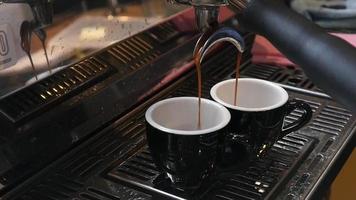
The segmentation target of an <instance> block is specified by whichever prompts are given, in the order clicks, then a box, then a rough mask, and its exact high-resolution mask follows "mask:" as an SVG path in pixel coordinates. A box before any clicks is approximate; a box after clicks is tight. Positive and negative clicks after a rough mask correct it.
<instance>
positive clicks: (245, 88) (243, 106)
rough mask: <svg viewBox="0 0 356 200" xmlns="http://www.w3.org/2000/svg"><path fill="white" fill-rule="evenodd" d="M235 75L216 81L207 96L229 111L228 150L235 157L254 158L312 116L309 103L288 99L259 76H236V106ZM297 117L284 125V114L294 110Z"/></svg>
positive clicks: (286, 95)
mask: <svg viewBox="0 0 356 200" xmlns="http://www.w3.org/2000/svg"><path fill="white" fill-rule="evenodd" d="M235 82H236V80H235V79H231V80H226V81H223V82H220V83H218V84H216V85H215V86H214V87H213V88H212V89H211V91H210V95H211V97H212V98H213V99H214V100H215V101H216V102H218V103H220V104H222V105H224V106H225V107H226V108H228V110H229V111H230V113H231V120H230V123H229V125H228V128H229V134H228V135H230V137H231V138H230V141H231V142H230V145H226V146H227V147H229V149H230V150H231V152H230V153H231V154H232V156H234V157H236V156H237V157H238V159H241V158H243V159H247V160H251V159H255V158H260V157H262V156H263V155H265V153H266V151H267V150H268V149H269V148H270V147H271V146H273V144H274V143H275V142H276V141H277V140H279V139H281V138H282V137H284V136H285V135H287V134H288V133H291V132H293V131H296V130H298V129H299V128H301V127H302V126H304V125H305V124H306V123H308V122H309V121H310V119H311V117H312V114H313V112H312V109H311V108H310V106H309V105H308V104H307V103H305V102H303V101H300V100H288V99H289V97H288V93H287V91H286V90H285V89H283V88H282V87H280V86H279V85H277V84H275V83H272V82H269V81H265V80H260V79H253V78H240V79H238V92H237V106H234V95H235V92H234V88H235ZM296 109H298V110H300V111H302V113H301V116H300V118H299V119H298V120H297V121H295V122H293V123H291V124H288V125H284V118H285V117H286V116H287V115H288V114H290V113H291V112H293V111H294V110H296Z"/></svg>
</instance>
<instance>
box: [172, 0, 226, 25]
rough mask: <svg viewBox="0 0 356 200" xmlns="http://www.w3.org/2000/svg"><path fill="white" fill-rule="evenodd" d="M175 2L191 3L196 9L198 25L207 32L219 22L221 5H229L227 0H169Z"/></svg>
mask: <svg viewBox="0 0 356 200" xmlns="http://www.w3.org/2000/svg"><path fill="white" fill-rule="evenodd" d="M167 1H168V2H169V3H173V4H176V3H178V4H185V5H191V6H193V7H194V9H195V17H196V23H197V27H198V29H199V30H200V31H202V32H205V31H206V30H207V29H209V28H211V27H212V26H216V25H217V24H218V18H219V7H220V6H223V5H227V0H167Z"/></svg>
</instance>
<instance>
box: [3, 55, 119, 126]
mask: <svg viewBox="0 0 356 200" xmlns="http://www.w3.org/2000/svg"><path fill="white" fill-rule="evenodd" d="M115 71H116V70H115V69H114V68H112V67H111V66H109V65H107V64H105V62H104V61H102V60H100V59H99V58H97V57H91V58H89V59H86V60H84V61H82V62H80V63H77V64H75V65H73V66H70V67H68V68H65V69H63V70H61V71H59V72H57V73H55V74H53V75H52V76H50V77H48V78H45V79H43V80H41V81H39V82H37V83H35V84H33V85H31V86H29V87H27V88H24V89H23V90H20V91H18V92H15V93H13V94H11V95H9V96H7V97H5V98H3V99H1V100H0V111H1V112H2V113H3V114H4V115H6V116H7V117H8V118H9V119H10V120H12V121H13V122H17V121H19V120H22V119H24V118H26V117H29V116H30V115H32V114H34V113H37V111H39V110H41V109H43V108H44V107H46V106H48V105H49V104H50V103H53V102H55V101H59V100H60V101H63V100H64V98H63V96H65V95H66V96H68V95H69V94H71V93H72V92H73V91H74V90H76V92H79V91H78V90H77V89H79V88H81V89H83V88H84V86H85V87H89V86H91V85H93V84H95V83H96V82H97V81H99V80H101V79H103V78H105V77H107V76H109V75H111V74H113V73H114V72H115Z"/></svg>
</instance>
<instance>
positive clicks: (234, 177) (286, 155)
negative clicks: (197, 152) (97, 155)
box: [109, 134, 313, 199]
mask: <svg viewBox="0 0 356 200" xmlns="http://www.w3.org/2000/svg"><path fill="white" fill-rule="evenodd" d="M312 143H313V141H312V140H311V139H307V138H305V137H303V136H300V135H298V134H294V135H289V136H286V137H285V138H283V139H282V140H280V141H279V142H278V143H277V144H276V145H275V146H274V147H273V148H272V150H271V151H270V152H269V154H268V155H267V157H266V158H264V159H263V160H258V161H256V162H255V163H253V164H251V165H250V166H249V167H248V169H247V170H244V171H243V172H241V171H232V172H231V171H229V173H227V174H224V173H221V174H220V175H219V174H218V175H217V177H220V176H221V178H219V179H217V181H215V180H214V181H213V182H211V183H206V185H213V187H212V188H211V189H209V190H208V191H203V194H206V195H205V196H201V197H199V198H201V199H236V198H241V199H260V198H262V197H267V196H272V195H273V194H272V193H273V191H274V190H276V189H277V188H276V187H280V186H281V185H282V183H284V182H285V181H286V180H284V179H287V178H288V174H290V173H289V172H291V171H292V170H294V169H295V168H296V167H297V166H298V160H301V159H303V157H304V156H306V155H307V153H308V152H309V151H310V150H311V145H312ZM109 176H110V177H112V178H113V179H118V180H120V181H126V182H130V184H134V185H136V186H142V185H145V186H148V188H147V187H146V189H149V190H152V191H156V192H157V190H159V192H160V193H161V194H162V195H163V196H164V195H165V193H172V194H174V195H173V196H170V197H173V198H175V199H179V198H188V199H189V198H192V196H188V197H187V196H186V194H184V193H180V192H179V191H174V190H172V189H171V188H169V187H167V186H166V187H163V188H162V185H161V183H159V181H157V180H156V179H157V177H159V176H160V172H159V171H158V170H157V168H156V167H155V165H154V163H153V161H152V158H151V156H150V153H149V151H148V150H147V147H145V148H143V149H141V150H140V151H139V152H138V153H136V154H135V155H134V156H132V157H131V158H130V159H128V160H126V161H125V162H124V163H122V164H121V165H119V166H118V167H117V168H115V169H113V170H112V171H111V172H110V173H109Z"/></svg>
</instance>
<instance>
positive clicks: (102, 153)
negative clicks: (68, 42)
mask: <svg viewBox="0 0 356 200" xmlns="http://www.w3.org/2000/svg"><path fill="white" fill-rule="evenodd" d="M23 2H24V1H2V4H0V9H1V12H0V16H2V13H3V10H2V9H4V11H5V12H7V13H8V12H10V10H11V9H5V7H2V6H6V8H13V7H16V9H20V10H24V12H23V13H25V14H23V16H22V17H21V18H20V17H19V16H20V15H16V17H17V18H18V19H17V21H16V20H15V21H16V24H15V21H12V20H8V21H6V22H4V23H1V24H6V25H5V26H4V27H7V30H6V31H9V30H11V31H12V32H13V34H10V35H12V37H13V38H12V39H11V40H13V41H14V44H13V45H14V48H15V50H11V49H10V50H9V52H11V51H14V52H16V51H18V52H20V53H21V54H22V55H26V53H25V52H24V51H23V48H22V46H21V42H20V41H21V38H20V36H19V35H20V32H21V25H22V24H23V22H24V21H28V22H30V24H32V25H31V26H29V27H31V30H33V31H34V33H35V34H36V32H38V30H41V29H42V28H43V27H45V26H46V25H47V24H49V23H50V22H51V20H50V19H51V17H50V16H51V15H49V14H50V13H49V12H45V11H49V9H43V8H46V6H49V5H50V3H51V1H45V0H44V1H26V2H28V3H23ZM146 2H147V1H146ZM152 2H153V3H154V2H156V1H152ZM174 2H176V3H179V4H188V5H192V6H194V7H195V8H190V7H183V8H182V9H181V10H178V11H176V12H175V13H171V14H169V15H167V16H164V17H162V16H159V17H161V18H160V20H159V22H158V23H155V24H150V25H147V26H146V27H144V28H142V30H141V31H138V32H137V33H132V34H131V35H129V36H127V37H125V38H123V39H122V40H120V41H112V43H110V45H108V46H107V47H104V48H103V47H100V48H99V49H96V50H95V51H93V52H90V53H88V54H86V55H85V56H84V57H83V58H81V59H79V60H76V61H74V62H72V63H70V64H68V66H66V67H63V68H62V69H61V70H59V71H56V72H53V73H52V74H50V75H48V76H47V77H44V78H42V79H40V80H38V81H36V82H33V83H32V84H29V85H27V86H25V87H23V88H20V89H17V90H14V91H11V92H10V93H8V94H7V95H4V96H2V97H0V198H1V199H5V200H7V199H10V200H12V199H15V200H22V199H24V200H25V199H26V200H27V199H33V200H38V199H54V200H62V199H63V200H64V199H90V200H92V199H94V200H102V199H103V200H112V199H293V200H294V199H295V200H297V199H320V197H322V196H325V191H326V190H328V189H329V187H330V185H331V183H332V181H333V180H334V178H335V177H336V176H337V174H338V172H339V171H340V168H341V167H342V166H343V164H344V163H345V162H346V159H347V158H348V156H349V155H350V154H351V152H352V150H353V148H354V144H355V130H356V117H355V116H354V113H353V112H352V111H351V110H350V108H348V107H347V106H345V105H351V104H352V103H348V102H349V101H348V100H346V101H345V100H342V99H345V98H344V97H343V95H341V96H340V95H339V93H332V94H334V95H335V97H334V96H331V95H330V94H331V93H328V92H327V91H329V90H327V89H328V88H327V87H322V86H325V84H324V85H323V83H324V82H325V81H324V82H321V83H322V84H319V83H320V81H319V82H318V78H316V79H315V78H314V79H309V77H311V76H314V75H315V73H317V71H316V72H314V71H313V70H312V71H313V72H312V73H308V72H307V73H305V71H304V69H305V70H307V69H310V68H308V67H305V66H310V65H309V64H310V63H308V62H312V60H311V59H310V60H303V59H296V60H299V61H298V63H297V64H299V65H301V67H295V66H287V67H280V66H274V65H267V64H264V65H263V64H255V63H251V48H252V45H253V41H254V37H255V33H263V35H266V36H270V37H269V38H270V39H271V40H272V42H274V43H275V44H279V45H281V46H282V48H281V49H282V50H285V51H284V52H286V54H287V55H289V56H290V57H292V58H299V57H303V56H304V57H305V55H304V54H303V53H302V54H300V53H299V54H295V53H294V52H290V51H291V49H287V50H286V49H284V45H282V43H283V42H285V40H287V39H286V37H282V36H281V35H280V33H278V32H269V31H271V29H269V28H267V27H264V26H261V25H260V23H259V22H258V20H259V19H260V18H264V16H266V15H267V14H271V12H267V11H266V10H265V9H264V8H261V7H259V6H260V5H259V4H258V3H256V1H238V2H236V3H235V4H236V5H237V6H233V7H231V8H232V9H236V8H238V9H236V10H235V12H232V11H231V10H230V9H228V8H227V7H226V6H225V5H228V4H229V5H230V6H231V5H232V4H233V3H234V2H233V1H212V0H201V1H196V0H190V1H183V0H179V1H178V0H177V1H174ZM240 2H248V3H253V4H240ZM258 2H259V3H266V2H267V1H266V0H259V1H258ZM123 5H124V3H123ZM272 5H273V6H271V4H270V3H268V4H266V5H264V7H265V8H270V9H271V7H272V9H273V8H278V9H277V10H278V12H282V13H283V12H285V11H283V9H287V8H285V7H284V6H282V5H279V4H277V5H275V4H274V3H272ZM160 6H161V7H160V10H164V11H166V10H169V9H170V8H171V6H172V5H166V4H162V5H161V4H160ZM254 6H256V7H257V8H258V9H259V10H260V11H261V12H258V14H260V16H258V15H253V13H257V12H252V10H251V12H247V11H250V10H249V9H250V8H252V7H254ZM135 8H136V9H137V7H135ZM13 9H15V8H13ZM124 10H126V9H124ZM128 10H129V9H128ZM243 11H244V12H243ZM86 14H87V13H86ZM117 14H119V15H120V14H122V13H121V12H120V13H117ZM6 16H11V15H6ZM293 16H294V15H293ZM11 17H13V16H11ZM113 17H115V16H113ZM113 17H111V18H108V20H113V19H115V18H113ZM277 18H278V17H277ZM0 19H2V17H0ZM119 19H127V16H126V17H121V18H119ZM218 19H219V20H218ZM272 19H276V18H275V17H273V16H270V17H268V18H267V19H264V20H266V21H267V24H268V23H272V22H271V21H269V20H272ZM297 19H299V18H297ZM10 22H11V23H10ZM217 22H218V23H219V25H220V26H224V27H230V28H233V29H237V30H238V31H239V32H240V33H241V35H242V36H243V38H244V41H245V51H244V53H243V56H242V62H241V77H253V78H258V79H264V80H268V81H272V82H275V83H276V84H279V85H281V86H282V87H283V88H285V89H286V90H287V91H288V93H289V95H290V96H291V97H292V98H297V99H301V100H304V101H305V102H307V103H308V104H309V105H310V106H311V108H312V110H313V118H312V120H311V121H310V123H308V124H307V125H305V126H304V127H303V128H301V129H300V130H298V131H295V132H293V133H291V134H289V135H287V136H286V137H284V138H283V139H281V140H279V141H278V142H277V143H276V144H275V145H274V146H273V148H272V149H271V151H270V152H268V153H267V155H266V157H264V158H263V159H261V160H256V161H254V162H252V163H250V164H249V165H248V166H246V167H244V168H243V169H242V170H241V169H229V170H220V171H217V174H216V176H214V177H212V179H211V180H209V181H208V182H206V183H204V184H203V185H202V187H201V188H199V190H198V191H196V192H194V193H193V194H191V193H185V192H184V191H180V190H175V189H174V188H172V187H171V186H170V183H169V181H167V179H166V178H165V177H164V176H163V175H162V173H161V172H160V170H159V169H158V168H157V167H156V166H155V165H154V162H153V160H152V157H151V155H150V151H149V149H148V146H147V141H146V132H145V119H144V113H145V111H146V109H147V108H148V107H149V106H150V105H152V104H153V103H155V102H157V101H159V100H162V99H165V98H169V97H177V96H196V95H197V83H196V76H195V75H196V74H195V70H194V69H195V66H194V62H193V58H192V53H193V49H194V47H195V45H196V43H197V41H198V39H199V37H200V35H201V32H202V31H206V30H207V29H210V28H211V27H213V26H215V25H216V23H217ZM273 23H275V21H274V22H273ZM303 23H305V22H304V21H303ZM255 24H259V26H255ZM196 25H197V26H196ZM291 25H295V23H294V22H293V23H291ZM269 26H271V24H269ZM286 26H287V25H285V26H281V27H274V28H275V29H277V31H280V29H283V28H285V27H286ZM310 26H312V25H310ZM310 26H308V27H309V28H305V30H304V31H307V32H308V31H311V32H313V31H315V29H313V28H310ZM0 27H2V26H1V25H0ZM8 27H11V29H10V28H8ZM312 27H313V26H312ZM103 28H107V27H103ZM103 28H101V29H100V30H104V29H103ZM86 30H88V29H86ZM89 30H96V29H95V27H94V28H90V29H89ZM105 30H107V31H102V32H100V33H102V34H103V33H110V29H109V28H108V29H105ZM273 30H274V29H273ZM317 30H318V31H319V29H317ZM294 31H296V29H294ZM320 31H321V30H320ZM280 32H282V31H280ZM37 34H38V33H37ZM274 34H277V35H276V37H278V38H275V37H274V36H273V35H274ZM298 34H299V35H300V32H298ZM6 35H7V34H6ZM40 36H41V35H40ZM42 36H43V35H42ZM292 36H293V34H292ZM318 36H319V37H320V36H324V35H323V34H321V35H320V34H318ZM10 37H11V36H9V37H7V41H8V40H9V38H10ZM15 37H17V38H15ZM289 37H291V36H289ZM3 38H5V37H4V34H3V35H1V31H0V44H1V45H2V46H0V50H1V51H0V52H1V53H2V54H1V57H0V58H1V59H0V60H5V61H6V60H7V58H8V57H6V56H3V54H4V52H7V48H4V47H7V45H4V44H5V42H4V41H5V40H4V39H3ZM322 38H323V37H322ZM64 39H65V38H64ZM326 39H329V37H327V38H326ZM281 40H282V41H281ZM294 40H295V39H294ZM332 40H333V39H332ZM288 41H289V39H288ZM296 41H298V40H296ZM7 43H10V42H9V41H8V42H7ZM289 44H290V43H289ZM293 45H295V43H293V42H292V46H293ZM9 47H10V45H9ZM277 47H280V46H278V45H277ZM297 47H300V46H297ZM302 47H303V46H302ZM339 49H340V48H339ZM351 52H352V51H351ZM236 53H237V50H236V49H235V48H234V47H233V46H232V45H229V44H221V45H219V46H217V47H216V48H215V49H213V50H212V51H211V52H209V53H208V54H207V56H206V59H204V61H203V63H202V69H203V70H202V73H203V97H204V98H210V97H209V92H208V90H209V89H210V88H211V87H212V86H213V85H214V84H215V83H217V82H219V81H221V80H224V79H231V78H233V77H234V75H235V72H234V69H235V67H234V66H235V64H236V60H235V59H236V56H235V55H236ZM329 53H330V52H329ZM331 53H332V50H331ZM343 53H344V54H346V55H348V54H349V53H348V51H346V50H345V51H344V52H343ZM17 55H19V54H17ZM312 55H315V54H312ZM308 58H310V57H308ZM14 59H15V58H14ZM43 59H45V58H43ZM334 59H335V58H334ZM15 60H16V59H15ZM300 60H303V62H301V61H300ZM11 61H12V57H11ZM307 61H308V62H307ZM319 62H321V61H320V60H318V59H315V60H313V63H316V64H317V65H320V63H319ZM4 63H5V62H4ZM9 63H11V64H9ZM9 63H6V64H1V65H0V66H1V67H3V68H9V67H10V68H11V66H12V65H13V63H12V62H9ZM332 63H334V65H332V66H331V64H327V65H326V66H327V67H330V68H328V69H330V70H331V71H333V72H335V71H334V70H332V68H335V69H336V68H337V67H335V66H338V67H340V65H336V64H335V62H332ZM340 63H341V64H342V62H340ZM340 63H338V64H340ZM343 63H345V62H344V61H343ZM306 64H308V65H306ZM5 65H6V66H5ZM302 65H303V66H302ZM5 70H6V69H5ZM330 70H325V72H323V73H326V72H328V73H329V72H330ZM349 72H350V71H349ZM342 73H343V72H341V71H339V72H337V74H339V75H340V76H341V75H342ZM344 80H345V79H344ZM314 81H315V82H314ZM337 81H338V80H336V82H337ZM316 82H318V83H316ZM351 83H352V81H351V82H350V84H351ZM351 86H352V85H351ZM351 86H350V85H347V84H345V85H344V87H351ZM325 89H326V90H325ZM331 89H332V90H334V89H338V88H331ZM343 90H344V89H343ZM343 90H342V91H343ZM342 91H341V90H340V91H339V92H340V93H343V92H342ZM350 92H353V91H350ZM352 98H354V97H353V96H352V95H351V96H350V98H349V99H352ZM335 99H341V101H336V100H335ZM340 102H345V105H343V104H342V103H340ZM351 107H352V106H351ZM300 115H301V113H300V111H298V110H297V111H295V112H293V113H291V114H290V115H289V116H287V117H286V121H287V123H292V122H294V121H296V120H298V119H299V117H300Z"/></svg>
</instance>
